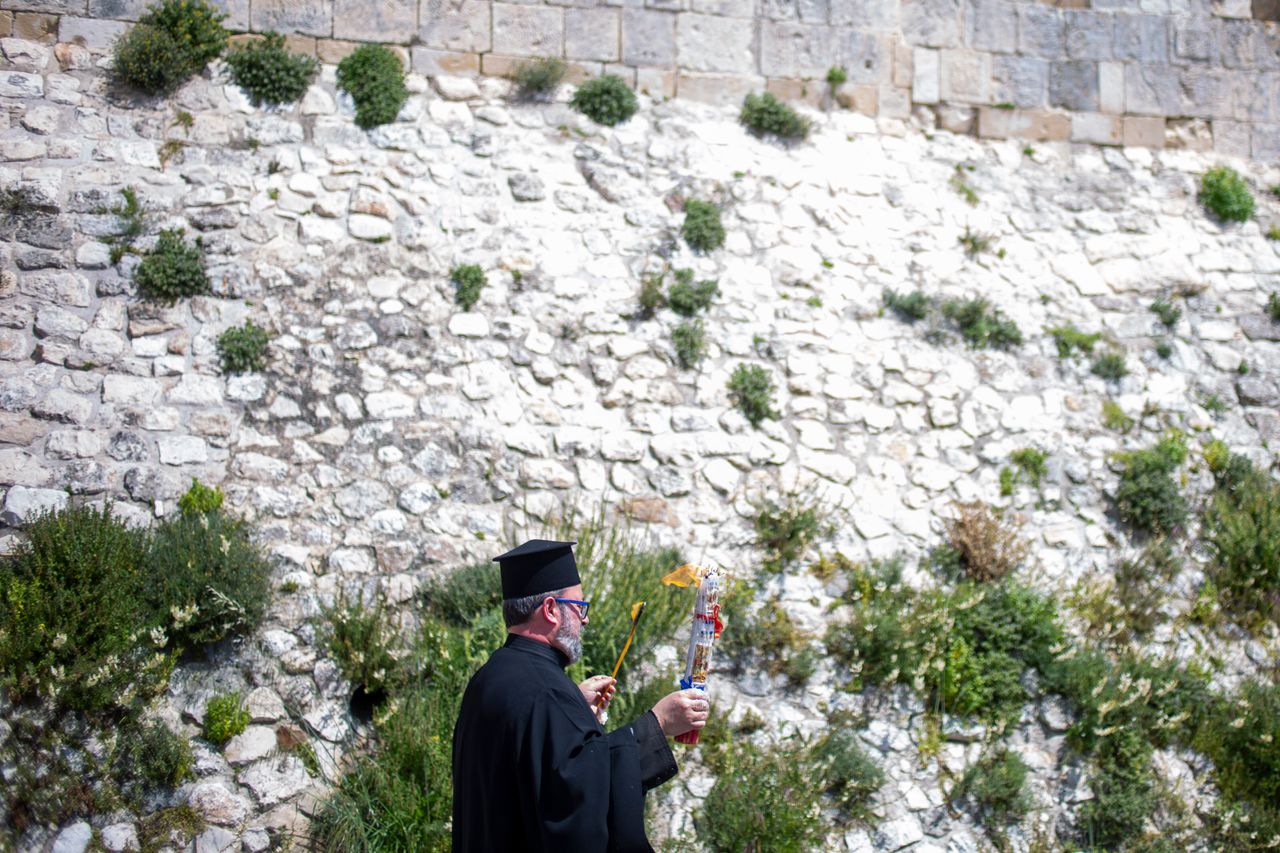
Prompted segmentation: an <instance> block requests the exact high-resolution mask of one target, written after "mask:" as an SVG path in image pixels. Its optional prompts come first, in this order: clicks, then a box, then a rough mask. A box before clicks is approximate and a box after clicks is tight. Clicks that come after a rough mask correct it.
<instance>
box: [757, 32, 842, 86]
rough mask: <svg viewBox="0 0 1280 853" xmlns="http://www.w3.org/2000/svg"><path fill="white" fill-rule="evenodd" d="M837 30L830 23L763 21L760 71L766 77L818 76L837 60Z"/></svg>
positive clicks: (824, 73)
mask: <svg viewBox="0 0 1280 853" xmlns="http://www.w3.org/2000/svg"><path fill="white" fill-rule="evenodd" d="M836 36H837V32H836V31H835V30H833V29H831V28H830V27H812V26H808V25H806V24H791V23H779V22H771V21H767V22H763V23H761V25H760V73H761V74H764V75H765V76H767V77H792V78H804V77H812V78H822V77H824V76H826V73H827V70H828V69H829V68H831V66H832V65H836V64H838V62H837V49H838V40H837V38H836Z"/></svg>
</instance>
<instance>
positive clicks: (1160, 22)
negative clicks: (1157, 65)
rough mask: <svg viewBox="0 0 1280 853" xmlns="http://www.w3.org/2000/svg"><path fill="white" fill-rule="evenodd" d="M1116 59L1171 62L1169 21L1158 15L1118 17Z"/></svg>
mask: <svg viewBox="0 0 1280 853" xmlns="http://www.w3.org/2000/svg"><path fill="white" fill-rule="evenodd" d="M1115 56H1116V59H1132V60H1134V61H1137V62H1168V61H1169V21H1168V19H1167V18H1164V17H1161V16H1158V15H1118V16H1117V17H1116V45H1115Z"/></svg>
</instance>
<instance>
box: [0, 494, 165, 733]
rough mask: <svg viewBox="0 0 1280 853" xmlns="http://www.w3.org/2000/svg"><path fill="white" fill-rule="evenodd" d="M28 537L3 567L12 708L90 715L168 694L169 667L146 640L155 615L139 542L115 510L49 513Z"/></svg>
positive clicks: (3, 655) (6, 677) (1, 619)
mask: <svg viewBox="0 0 1280 853" xmlns="http://www.w3.org/2000/svg"><path fill="white" fill-rule="evenodd" d="M26 534H27V540H26V541H25V542H24V543H22V544H21V545H20V546H19V548H18V550H17V552H16V553H14V554H13V555H11V556H8V557H4V558H0V679H3V682H2V683H3V685H4V686H5V688H6V689H7V690H9V691H10V693H11V695H12V696H13V698H14V699H15V700H24V699H33V698H35V697H36V696H40V697H43V698H45V699H48V700H50V701H52V702H53V703H55V704H56V705H58V706H60V707H63V708H71V709H77V710H83V711H90V712H93V711H102V710H106V709H111V708H115V707H117V706H123V707H126V708H127V707H129V706H131V705H132V704H134V703H135V702H137V701H140V700H144V699H147V698H149V697H150V696H151V695H153V694H154V693H156V692H157V691H158V690H160V689H162V688H163V687H164V684H165V683H166V681H167V680H168V676H169V669H170V667H171V666H172V658H171V657H170V656H168V655H166V654H164V653H161V652H160V651H159V648H163V644H162V643H156V642H154V641H153V640H152V638H151V635H150V634H149V633H148V632H149V629H151V628H153V627H157V622H158V620H157V619H156V618H155V614H154V611H153V610H150V609H149V608H143V607H140V606H139V602H141V601H143V600H145V590H146V587H147V585H148V578H147V574H146V571H145V567H144V558H145V554H146V544H145V539H144V536H143V534H142V533H141V532H139V531H136V530H131V529H129V528H128V527H126V526H125V524H124V522H122V521H121V520H120V519H118V518H116V517H115V516H113V515H112V514H111V510H110V507H106V508H104V509H101V510H97V509H93V508H88V507H76V508H70V509H67V510H63V511H61V512H45V513H42V514H41V515H39V516H38V517H37V518H36V519H35V520H34V521H32V522H31V524H30V525H29V526H28V527H27V528H26ZM160 639H163V637H161V638H160ZM108 661H114V662H115V664H114V666H113V665H110V664H108Z"/></svg>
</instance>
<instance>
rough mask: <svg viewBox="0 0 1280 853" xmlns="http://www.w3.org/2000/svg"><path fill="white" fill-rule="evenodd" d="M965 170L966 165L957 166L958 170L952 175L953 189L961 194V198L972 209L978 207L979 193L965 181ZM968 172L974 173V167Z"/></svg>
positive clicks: (958, 164)
mask: <svg viewBox="0 0 1280 853" xmlns="http://www.w3.org/2000/svg"><path fill="white" fill-rule="evenodd" d="M965 170H966V167H965V166H964V165H962V164H960V163H957V164H956V170H955V171H954V172H952V173H951V181H950V184H951V189H953V190H955V191H956V192H957V193H959V195H960V197H961V198H963V199H964V200H965V203H966V204H968V205H969V206H970V207H977V206H978V193H977V191H976V190H975V189H974V188H973V187H971V186H969V182H968V181H967V180H966V179H965ZM968 171H973V167H972V166H969V167H968Z"/></svg>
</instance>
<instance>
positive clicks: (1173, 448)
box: [1115, 434, 1187, 534]
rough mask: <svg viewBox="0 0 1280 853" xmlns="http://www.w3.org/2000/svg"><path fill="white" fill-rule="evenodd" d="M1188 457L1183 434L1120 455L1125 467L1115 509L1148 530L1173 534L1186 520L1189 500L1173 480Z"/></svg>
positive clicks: (1140, 527) (1139, 527)
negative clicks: (1143, 448) (1176, 471)
mask: <svg viewBox="0 0 1280 853" xmlns="http://www.w3.org/2000/svg"><path fill="white" fill-rule="evenodd" d="M1186 457H1187V446H1186V443H1185V442H1184V440H1183V438H1182V436H1180V435H1177V434H1170V435H1168V436H1166V437H1165V438H1163V439H1161V440H1160V441H1159V442H1158V443H1157V444H1156V445H1155V446H1153V447H1149V448H1147V449H1145V450H1135V451H1132V452H1129V453H1123V454H1120V456H1119V457H1118V458H1119V460H1120V463H1121V465H1122V466H1123V467H1122V470H1121V472H1120V485H1119V486H1118V487H1117V488H1116V495H1115V502H1116V509H1117V510H1118V512H1119V514H1120V518H1121V519H1122V520H1123V521H1127V522H1128V523H1130V524H1132V525H1133V526H1134V527H1135V528H1137V529H1138V530H1142V531H1145V532H1148V533H1166V534H1167V533H1171V532H1173V531H1174V530H1175V529H1177V528H1178V527H1180V526H1181V525H1182V523H1183V522H1184V521H1185V520H1186V517H1187V502H1186V500H1185V499H1184V498H1183V496H1182V493H1181V492H1180V491H1179V490H1178V484H1177V482H1175V481H1174V479H1173V472H1174V471H1175V470H1177V468H1178V466H1180V465H1181V464H1182V463H1183V461H1184V460H1185V459H1186Z"/></svg>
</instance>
